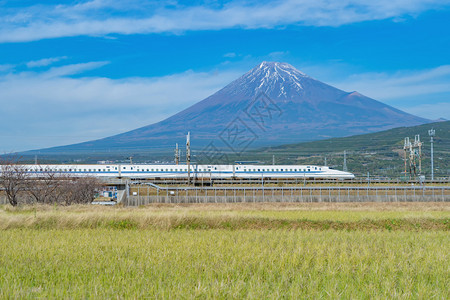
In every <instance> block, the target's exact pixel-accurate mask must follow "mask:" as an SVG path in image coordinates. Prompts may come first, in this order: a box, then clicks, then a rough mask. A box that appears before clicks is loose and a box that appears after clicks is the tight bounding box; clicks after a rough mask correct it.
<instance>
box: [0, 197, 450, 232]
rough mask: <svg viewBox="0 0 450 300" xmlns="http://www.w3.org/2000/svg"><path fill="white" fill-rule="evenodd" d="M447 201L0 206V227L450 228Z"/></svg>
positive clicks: (449, 212)
mask: <svg viewBox="0 0 450 300" xmlns="http://www.w3.org/2000/svg"><path fill="white" fill-rule="evenodd" d="M449 208H450V205H449V204H448V203H345V204H344V203H302V204H292V203H290V204H288V203H262V204H261V203H253V204H242V203H236V204H178V205H175V204H155V205H149V206H145V207H141V208H124V207H98V206H90V205H78V206H69V207H60V206H45V205H44V206H42V205H41V206H24V207H19V208H12V207H10V206H3V208H2V209H0V229H14V228H34V229H43V228H45V229H76V228H134V229H163V230H170V229H180V228H188V229H233V230H237V229H314V230H328V229H334V230H445V231H447V230H449V229H450V222H449V220H450V209H449Z"/></svg>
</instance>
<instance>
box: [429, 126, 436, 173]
mask: <svg viewBox="0 0 450 300" xmlns="http://www.w3.org/2000/svg"><path fill="white" fill-rule="evenodd" d="M435 134H436V131H435V130H434V129H430V130H428V135H429V136H430V139H431V141H430V142H431V180H434V165H433V137H434V136H435Z"/></svg>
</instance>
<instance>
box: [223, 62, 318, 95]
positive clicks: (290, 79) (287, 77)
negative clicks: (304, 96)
mask: <svg viewBox="0 0 450 300" xmlns="http://www.w3.org/2000/svg"><path fill="white" fill-rule="evenodd" d="M305 80H314V79H312V78H311V77H309V76H308V75H306V74H305V73H303V72H300V71H299V70H297V69H296V68H294V67H293V66H291V65H290V64H288V63H281V62H268V61H263V62H262V63H260V64H259V65H258V66H256V67H255V68H253V69H252V70H250V71H249V72H247V73H246V74H244V75H243V76H242V77H241V78H239V79H237V80H236V81H235V82H234V83H233V84H232V86H233V89H237V90H246V91H252V94H253V95H256V94H258V93H259V92H264V93H265V94H267V95H270V96H272V97H275V98H280V97H281V98H284V99H287V98H291V96H292V95H293V94H298V93H301V92H302V90H303V82H304V81H305Z"/></svg>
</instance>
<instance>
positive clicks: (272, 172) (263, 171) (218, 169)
mask: <svg viewBox="0 0 450 300" xmlns="http://www.w3.org/2000/svg"><path fill="white" fill-rule="evenodd" d="M23 168H24V170H26V172H27V173H29V174H30V175H33V176H42V175H43V174H45V173H47V172H57V173H61V174H66V175H69V176H74V177H82V176H93V177H117V178H122V177H126V178H148V179H152V178H173V179H176V178H187V176H188V166H187V165H175V164H174V165H148V164H106V165H98V164H97V165H94V164H91V165H23ZM0 170H1V168H0ZM190 177H191V178H199V179H230V178H243V179H252V178H306V179H309V178H317V179H352V178H354V177H355V176H354V175H353V174H352V173H350V172H344V171H339V170H334V169H331V168H329V167H326V166H314V165H191V166H190Z"/></svg>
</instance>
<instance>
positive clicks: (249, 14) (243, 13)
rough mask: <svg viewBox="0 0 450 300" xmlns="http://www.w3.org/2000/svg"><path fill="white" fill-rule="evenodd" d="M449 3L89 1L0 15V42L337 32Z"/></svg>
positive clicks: (418, 0) (430, 0)
mask: <svg viewBox="0 0 450 300" xmlns="http://www.w3.org/2000/svg"><path fill="white" fill-rule="evenodd" d="M449 4H450V1H449V0H443V1H442V0H379V1H372V0H341V1H330V0H304V1H297V0H279V1H271V2H265V3H264V2H263V3H260V2H257V1H254V2H248V1H247V2H244V1H236V0H235V1H231V2H229V3H227V4H224V5H222V6H218V5H215V6H206V5H204V6H190V7H186V6H181V5H177V4H175V5H173V4H172V3H171V2H162V4H161V3H160V2H158V1H156V2H148V1H142V0H141V1H138V0H135V1H127V2H126V5H125V4H122V3H120V2H118V1H98V0H97V1H87V2H81V3H78V4H76V5H72V6H71V5H56V6H50V5H46V6H44V5H36V6H31V7H27V8H21V9H20V11H6V13H4V14H3V15H0V17H1V18H0V19H1V21H0V28H1V29H0V42H26V41H33V40H40V39H46V38H58V37H67V36H78V35H94V36H97V35H108V34H137V33H138V34H145V33H182V32H185V31H191V30H220V29H226V28H244V29H253V28H274V27H279V26H281V27H282V26H286V25H290V24H299V25H312V26H340V25H343V24H350V23H355V22H361V21H369V20H382V19H390V18H391V19H394V20H396V21H398V20H400V19H401V18H402V17H404V16H415V15H417V14H420V13H421V12H423V11H426V10H430V9H439V8H442V7H447V6H448V5H449Z"/></svg>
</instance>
